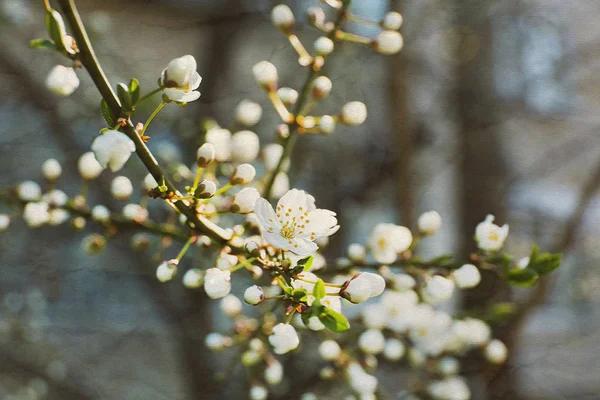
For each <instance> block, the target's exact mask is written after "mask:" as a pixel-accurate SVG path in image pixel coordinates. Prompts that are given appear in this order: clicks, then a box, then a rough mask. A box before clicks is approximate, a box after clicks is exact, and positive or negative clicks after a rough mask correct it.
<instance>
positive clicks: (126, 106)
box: [117, 83, 133, 113]
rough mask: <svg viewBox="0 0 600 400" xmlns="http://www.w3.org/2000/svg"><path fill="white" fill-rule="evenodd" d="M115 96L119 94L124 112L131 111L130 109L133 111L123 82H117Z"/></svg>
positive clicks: (129, 96) (127, 89)
mask: <svg viewBox="0 0 600 400" xmlns="http://www.w3.org/2000/svg"><path fill="white" fill-rule="evenodd" d="M117 96H119V101H120V102H121V107H122V109H123V111H125V113H131V111H133V102H132V100H131V94H129V88H128V87H127V85H125V84H124V83H119V84H117Z"/></svg>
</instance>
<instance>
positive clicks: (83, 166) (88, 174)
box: [77, 151, 104, 181]
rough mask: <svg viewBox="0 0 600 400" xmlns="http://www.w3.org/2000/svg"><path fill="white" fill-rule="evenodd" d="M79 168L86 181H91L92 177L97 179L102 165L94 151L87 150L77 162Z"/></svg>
mask: <svg viewBox="0 0 600 400" xmlns="http://www.w3.org/2000/svg"><path fill="white" fill-rule="evenodd" d="M77 168H78V169H79V175H81V177H82V178H83V179H85V180H86V181H91V180H92V179H96V178H97V177H98V176H99V175H100V173H101V172H102V170H104V168H102V165H100V163H99V162H98V161H97V160H96V157H95V156H94V153H92V152H91V151H90V152H87V153H84V154H82V155H81V157H79V161H78V162H77Z"/></svg>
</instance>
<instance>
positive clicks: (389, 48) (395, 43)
mask: <svg viewBox="0 0 600 400" xmlns="http://www.w3.org/2000/svg"><path fill="white" fill-rule="evenodd" d="M403 45H404V40H403V39H402V35H400V34H399V33H398V32H396V31H383V32H381V33H380V34H379V35H378V36H377V37H376V38H375V40H374V41H373V47H374V48H375V51H377V52H378V53H381V54H385V55H391V54H396V53H397V52H399V51H400V49H402V46H403Z"/></svg>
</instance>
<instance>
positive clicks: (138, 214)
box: [123, 203, 149, 223]
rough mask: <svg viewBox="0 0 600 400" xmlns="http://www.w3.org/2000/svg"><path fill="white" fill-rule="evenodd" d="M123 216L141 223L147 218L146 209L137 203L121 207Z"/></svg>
mask: <svg viewBox="0 0 600 400" xmlns="http://www.w3.org/2000/svg"><path fill="white" fill-rule="evenodd" d="M123 216H124V217H125V218H127V219H129V220H131V221H135V222H137V223H142V222H144V221H146V220H147V219H148V216H149V215H148V209H147V208H144V207H142V206H140V205H139V204H135V203H130V204H127V205H125V207H123Z"/></svg>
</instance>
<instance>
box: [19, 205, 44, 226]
mask: <svg viewBox="0 0 600 400" xmlns="http://www.w3.org/2000/svg"><path fill="white" fill-rule="evenodd" d="M23 219H24V220H25V222H26V223H27V225H29V226H30V227H32V228H37V227H39V226H42V225H44V224H46V223H48V221H49V220H50V214H49V213H48V203H44V202H39V203H27V204H26V205H25V209H24V210H23Z"/></svg>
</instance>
